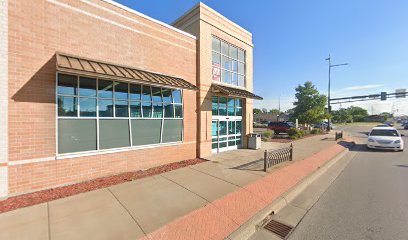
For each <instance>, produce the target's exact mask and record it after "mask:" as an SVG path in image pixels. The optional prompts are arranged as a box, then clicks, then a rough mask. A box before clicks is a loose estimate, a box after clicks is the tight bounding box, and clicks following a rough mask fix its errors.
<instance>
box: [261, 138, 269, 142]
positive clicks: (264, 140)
mask: <svg viewBox="0 0 408 240" xmlns="http://www.w3.org/2000/svg"><path fill="white" fill-rule="evenodd" d="M261 140H262V141H263V142H267V141H268V140H269V139H268V138H266V137H262V139H261Z"/></svg>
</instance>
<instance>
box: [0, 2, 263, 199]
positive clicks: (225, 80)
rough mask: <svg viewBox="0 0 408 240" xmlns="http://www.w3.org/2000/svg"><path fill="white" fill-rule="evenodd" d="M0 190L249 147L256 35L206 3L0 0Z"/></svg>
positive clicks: (49, 184) (77, 179) (82, 178)
mask: <svg viewBox="0 0 408 240" xmlns="http://www.w3.org/2000/svg"><path fill="white" fill-rule="evenodd" d="M0 7H1V8H0V25H1V26H0V55H1V59H0V61H1V64H0V84H1V85H2V86H7V87H2V88H1V89H0V197H7V196H13V195H18V194H22V193H27V192H33V191H37V190H40V189H46V188H51V187H55V186H61V185H67V184H72V183H75V182H80V181H85V180H89V179H93V178H98V177H102V176H108V175H113V174H118V173H121V172H126V171H135V170H140V169H146V168H150V167H154V166H158V165H162V164H166V163H171V162H176V161H181V160H186V159H192V158H196V157H206V156H209V155H211V154H216V153H217V152H221V151H226V150H232V149H236V148H239V147H245V146H246V138H245V136H246V135H247V134H248V133H249V132H251V130H252V129H251V128H252V103H253V99H261V98H260V97H259V96H256V95H254V94H253V93H252V90H253V79H252V75H253V73H252V68H253V67H252V62H253V61H252V49H253V45H252V35H251V33H249V32H248V31H246V30H245V29H243V28H241V27H240V26H238V25H236V24H235V23H233V22H231V21H230V20H228V19H227V18H225V17H223V16H222V15H220V14H219V13H217V12H216V11H214V10H212V9H211V8H209V7H208V6H206V5H204V4H202V3H199V4H197V5H196V6H194V7H193V8H192V9H191V10H190V11H188V12H187V13H186V14H184V15H183V16H182V17H180V18H179V19H178V20H176V21H175V22H174V23H173V24H172V25H168V24H165V23H162V22H160V21H158V20H155V19H152V18H150V17H148V16H145V15H143V14H141V13H139V12H137V11H135V10H133V9H130V8H127V7H125V6H123V5H120V4H118V3H116V2H114V1H112V0H79V1H71V0H38V1H18V0H0Z"/></svg>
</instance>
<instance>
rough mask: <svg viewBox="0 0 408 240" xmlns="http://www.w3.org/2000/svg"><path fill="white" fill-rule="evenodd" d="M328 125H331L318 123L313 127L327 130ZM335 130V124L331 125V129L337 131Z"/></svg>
mask: <svg viewBox="0 0 408 240" xmlns="http://www.w3.org/2000/svg"><path fill="white" fill-rule="evenodd" d="M328 124H329V123H328V122H322V123H316V124H314V125H313V127H314V128H320V129H322V128H323V129H327V125H328ZM335 128H336V126H334V124H333V123H330V129H335Z"/></svg>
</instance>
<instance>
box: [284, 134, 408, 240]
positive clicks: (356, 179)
mask: <svg viewBox="0 0 408 240" xmlns="http://www.w3.org/2000/svg"><path fill="white" fill-rule="evenodd" d="M399 128H400V127H399ZM345 130H346V131H348V132H349V133H350V134H351V135H352V136H353V137H354V138H355V139H356V140H357V145H356V147H354V149H352V150H351V151H357V154H356V156H355V157H354V158H353V159H352V160H351V162H350V163H349V164H348V166H347V167H346V168H345V169H344V170H343V172H342V173H341V174H340V175H339V176H338V178H337V179H336V180H335V181H334V182H333V184H332V185H331V186H330V187H329V188H328V189H327V190H326V192H325V193H323V195H322V196H321V197H320V199H319V200H318V201H317V202H316V204H315V205H314V206H313V207H312V208H311V209H310V210H309V211H308V212H307V214H306V215H305V216H304V218H303V219H302V221H301V222H300V223H299V224H298V226H297V227H296V228H295V229H294V231H293V232H292V234H291V235H290V236H289V238H288V239H290V240H295V239H302V240H305V239H325V240H326V239H387V240H389V239H408V186H407V182H408V151H405V152H390V151H372V150H367V149H366V148H365V145H364V144H365V140H366V138H367V136H366V135H365V134H364V133H365V132H368V131H369V130H370V127H363V126H354V127H347V128H345ZM400 131H401V133H404V134H408V131H404V130H400ZM407 141H408V138H407V137H405V145H407Z"/></svg>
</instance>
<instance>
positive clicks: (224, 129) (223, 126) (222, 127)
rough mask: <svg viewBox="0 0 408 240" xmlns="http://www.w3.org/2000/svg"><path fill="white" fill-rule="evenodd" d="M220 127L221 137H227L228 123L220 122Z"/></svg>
mask: <svg viewBox="0 0 408 240" xmlns="http://www.w3.org/2000/svg"><path fill="white" fill-rule="evenodd" d="M218 126H219V127H218V131H219V135H220V136H222V135H227V121H219V124H218ZM220 141H221V139H220Z"/></svg>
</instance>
